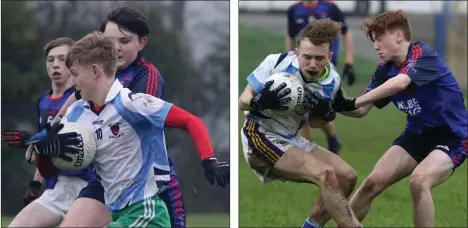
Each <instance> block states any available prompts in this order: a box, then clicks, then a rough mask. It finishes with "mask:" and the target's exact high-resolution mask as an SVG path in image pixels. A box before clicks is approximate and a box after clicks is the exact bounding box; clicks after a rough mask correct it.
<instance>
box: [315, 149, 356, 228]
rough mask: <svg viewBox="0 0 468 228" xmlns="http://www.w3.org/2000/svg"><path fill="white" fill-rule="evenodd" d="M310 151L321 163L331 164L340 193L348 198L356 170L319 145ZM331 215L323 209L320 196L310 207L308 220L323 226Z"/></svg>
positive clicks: (353, 185)
mask: <svg viewBox="0 0 468 228" xmlns="http://www.w3.org/2000/svg"><path fill="white" fill-rule="evenodd" d="M310 153H313V154H314V156H315V158H316V159H317V160H318V161H319V162H321V163H323V164H328V165H330V166H332V167H333V168H334V170H335V173H336V177H337V179H338V183H339V187H340V190H341V193H342V194H343V196H344V197H345V198H348V197H349V196H350V195H351V193H352V192H353V190H354V187H355V186H356V182H357V173H356V171H355V170H354V169H353V168H352V167H351V166H350V165H349V164H348V163H346V162H345V161H344V160H343V159H342V158H341V157H339V156H338V155H336V154H334V153H330V151H328V150H325V149H324V148H321V147H318V146H317V147H316V148H315V149H314V150H312V151H311V152H310ZM330 219H331V217H330V215H329V214H328V212H327V211H326V209H325V206H324V204H323V200H322V197H319V199H318V200H317V202H316V203H315V204H314V206H313V207H312V212H311V214H310V216H309V219H308V221H311V222H315V223H317V224H319V225H320V226H324V225H325V223H327V221H328V220H330Z"/></svg>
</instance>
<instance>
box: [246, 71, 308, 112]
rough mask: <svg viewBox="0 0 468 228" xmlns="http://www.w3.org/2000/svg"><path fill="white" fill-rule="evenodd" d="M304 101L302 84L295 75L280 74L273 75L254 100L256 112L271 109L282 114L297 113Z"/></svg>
mask: <svg viewBox="0 0 468 228" xmlns="http://www.w3.org/2000/svg"><path fill="white" fill-rule="evenodd" d="M303 99H304V88H303V86H302V82H301V81H300V80H299V78H297V77H296V76H294V75H291V74H289V73H286V72H279V73H275V74H273V75H271V76H270V77H269V78H268V81H267V82H266V83H265V87H264V88H263V90H262V91H261V92H260V93H259V94H257V96H255V97H254V98H252V101H251V105H252V106H253V108H254V109H256V110H264V109H271V110H275V111H278V112H281V113H288V112H293V111H295V110H296V109H297V108H298V107H299V105H300V104H301V103H302V101H303Z"/></svg>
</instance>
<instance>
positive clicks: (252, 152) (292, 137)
mask: <svg viewBox="0 0 468 228" xmlns="http://www.w3.org/2000/svg"><path fill="white" fill-rule="evenodd" d="M340 28H341V26H340V25H339V24H338V23H337V22H334V21H332V20H331V19H320V20H315V21H313V22H311V23H309V24H308V25H307V26H306V27H305V28H304V29H303V30H302V31H301V32H300V34H299V36H298V37H299V38H298V47H297V52H295V53H294V52H287V53H282V54H271V55H268V56H267V57H266V58H265V60H264V61H263V62H262V63H261V64H260V65H259V66H258V67H257V68H256V69H255V70H254V71H253V72H252V73H251V74H250V75H249V77H248V78H247V81H248V84H247V86H246V87H245V89H244V91H243V93H242V94H241V96H240V98H239V109H241V110H246V111H249V114H248V115H247V117H246V121H245V123H244V127H243V128H242V131H241V136H242V146H243V151H244V156H245V159H246V161H247V163H248V165H249V167H250V168H251V169H252V170H253V171H254V173H255V174H256V175H257V176H258V177H259V178H260V180H261V181H262V182H263V183H268V182H271V181H274V180H275V179H279V180H288V181H293V182H297V183H311V184H315V185H317V186H318V187H319V189H320V196H319V199H318V200H317V201H316V203H315V204H314V206H313V208H312V211H311V213H310V214H309V216H308V217H307V219H306V221H305V222H304V224H303V226H302V227H304V228H311V227H321V226H323V225H324V224H325V223H326V222H327V221H328V220H330V218H333V220H334V221H335V222H337V223H338V224H340V225H342V226H345V227H360V226H361V224H360V223H359V222H358V221H357V219H356V218H355V216H354V214H353V212H352V211H351V208H350V207H349V205H348V203H347V199H346V198H347V197H348V196H349V195H350V194H351V192H352V191H353V189H354V186H355V184H356V181H357V176H356V171H355V170H354V169H353V168H352V167H351V166H350V165H349V164H347V163H346V162H345V161H344V160H343V159H342V158H340V157H339V156H337V155H335V154H333V153H330V151H328V150H326V149H324V148H322V147H320V146H318V145H316V144H315V143H313V142H312V141H310V140H308V139H306V138H304V137H302V136H301V135H299V130H300V129H301V127H302V124H304V123H305V120H306V119H309V124H310V126H311V127H312V126H314V124H315V123H321V124H323V122H326V121H331V120H333V119H334V118H335V113H334V111H333V110H332V107H331V105H332V104H331V103H332V102H333V99H334V97H335V94H336V92H337V91H338V89H339V88H340V77H339V75H338V73H337V72H336V71H335V69H334V68H333V67H331V65H330V58H331V56H332V53H331V45H332V41H333V40H334V39H335V37H336V36H337V35H338V33H339V31H340ZM277 72H288V73H290V74H293V75H294V76H295V77H298V78H300V80H301V81H302V82H303V83H304V84H305V85H304V90H305V91H306V92H305V97H304V102H303V104H304V108H301V109H299V110H298V111H295V112H291V115H289V116H288V118H284V117H281V116H278V114H276V113H275V110H280V109H281V108H282V105H281V104H282V102H284V101H286V102H288V101H287V100H288V98H289V100H290V99H291V98H290V97H288V96H287V94H288V93H290V92H291V90H290V89H289V88H286V89H284V87H285V86H286V85H285V84H283V85H279V86H278V87H277V88H275V89H274V90H270V87H271V86H272V84H273V81H271V80H269V77H270V76H271V75H272V74H274V73H277ZM308 127H309V125H307V128H308Z"/></svg>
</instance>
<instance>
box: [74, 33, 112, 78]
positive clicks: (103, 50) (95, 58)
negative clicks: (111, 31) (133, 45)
mask: <svg viewBox="0 0 468 228" xmlns="http://www.w3.org/2000/svg"><path fill="white" fill-rule="evenodd" d="M117 59H118V53H117V48H116V47H115V45H114V42H113V41H112V39H111V38H110V37H107V36H105V35H104V34H103V33H101V32H92V33H89V34H88V35H86V36H85V37H83V38H81V39H80V40H78V41H77V42H76V43H74V44H73V46H72V47H71V48H70V50H69V51H68V53H67V58H66V60H65V64H66V65H67V67H68V68H70V67H71V66H72V65H73V64H74V63H75V62H77V63H78V64H80V65H89V64H96V63H99V64H102V66H103V70H104V73H106V74H107V75H114V74H115V72H116V71H117Z"/></svg>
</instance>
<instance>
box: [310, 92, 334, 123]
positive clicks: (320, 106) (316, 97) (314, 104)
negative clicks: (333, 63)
mask: <svg viewBox="0 0 468 228" xmlns="http://www.w3.org/2000/svg"><path fill="white" fill-rule="evenodd" d="M304 109H305V110H307V111H309V113H310V115H312V116H315V117H318V118H320V119H322V120H325V121H333V120H334V119H335V117H336V113H335V111H334V110H333V108H332V101H331V100H329V99H326V98H324V97H323V96H322V95H320V94H318V93H315V92H312V91H311V90H308V89H307V90H306V93H305V99H304Z"/></svg>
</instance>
